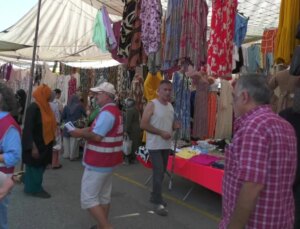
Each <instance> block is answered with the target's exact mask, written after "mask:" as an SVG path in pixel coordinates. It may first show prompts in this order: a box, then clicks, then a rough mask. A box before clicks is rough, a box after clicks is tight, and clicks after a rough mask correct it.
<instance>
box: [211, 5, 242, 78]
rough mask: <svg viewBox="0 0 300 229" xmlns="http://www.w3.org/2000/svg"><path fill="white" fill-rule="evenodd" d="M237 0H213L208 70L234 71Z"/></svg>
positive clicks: (217, 73)
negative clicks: (233, 56) (233, 55)
mask: <svg viewBox="0 0 300 229" xmlns="http://www.w3.org/2000/svg"><path fill="white" fill-rule="evenodd" d="M237 4H238V1H237V0H226V1H224V0H215V1H213V2H212V20H211V32H210V39H209V42H208V58H207V65H208V72H209V74H210V75H213V76H219V77H220V76H225V75H227V74H231V71H232V50H233V36H234V25H235V15H236V9H237Z"/></svg>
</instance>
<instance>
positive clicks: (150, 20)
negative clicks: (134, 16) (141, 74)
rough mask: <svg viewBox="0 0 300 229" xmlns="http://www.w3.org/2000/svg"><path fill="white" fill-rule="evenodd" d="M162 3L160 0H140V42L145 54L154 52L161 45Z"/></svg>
mask: <svg viewBox="0 0 300 229" xmlns="http://www.w3.org/2000/svg"><path fill="white" fill-rule="evenodd" d="M161 17H162V5H161V2H160V0H144V1H142V6H141V14H140V18H141V21H142V37H141V38H142V42H143V45H144V50H145V53H146V54H147V55H149V54H150V53H156V52H157V51H158V50H159V47H160V45H161V23H162V22H161Z"/></svg>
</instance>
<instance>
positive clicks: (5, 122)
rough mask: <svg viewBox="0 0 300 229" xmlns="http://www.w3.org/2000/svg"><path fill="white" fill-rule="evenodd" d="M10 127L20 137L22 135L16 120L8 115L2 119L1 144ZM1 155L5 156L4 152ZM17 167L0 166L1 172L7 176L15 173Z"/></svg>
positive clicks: (0, 127) (0, 120)
mask: <svg viewBox="0 0 300 229" xmlns="http://www.w3.org/2000/svg"><path fill="white" fill-rule="evenodd" d="M10 127H15V128H16V129H17V130H18V131H19V133H20V135H21V128H20V126H19V125H18V124H17V122H16V121H15V120H14V118H13V117H12V116H11V115H10V114H8V115H6V116H5V117H3V118H2V119H0V142H1V141H2V140H3V138H4V136H5V134H6V132H7V131H8V130H9V128H10ZM0 154H3V152H2V151H0ZM14 169H15V167H9V168H7V167H6V166H5V165H4V164H3V163H1V164H0V171H1V172H3V173H6V174H10V173H13V172H14Z"/></svg>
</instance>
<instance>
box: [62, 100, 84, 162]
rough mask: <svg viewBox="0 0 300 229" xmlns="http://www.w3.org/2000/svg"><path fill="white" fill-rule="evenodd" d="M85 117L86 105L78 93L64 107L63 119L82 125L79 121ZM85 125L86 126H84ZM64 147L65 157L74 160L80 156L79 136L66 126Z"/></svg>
mask: <svg viewBox="0 0 300 229" xmlns="http://www.w3.org/2000/svg"><path fill="white" fill-rule="evenodd" d="M83 117H86V113H85V109H84V106H83V105H82V103H81V101H80V98H79V96H78V95H73V96H72V97H71V98H70V100H69V102H68V104H67V106H65V107H64V110H63V113H62V121H63V122H64V123H67V122H72V123H73V124H74V125H75V126H76V127H78V128H79V127H80V126H79V125H78V124H79V121H80V119H82V118H83ZM82 127H84V126H82ZM63 136H64V137H63V147H64V154H63V158H68V159H70V160H71V161H74V160H76V159H78V158H79V141H78V139H77V138H73V137H71V136H70V134H69V132H68V130H67V129H66V128H64V130H63Z"/></svg>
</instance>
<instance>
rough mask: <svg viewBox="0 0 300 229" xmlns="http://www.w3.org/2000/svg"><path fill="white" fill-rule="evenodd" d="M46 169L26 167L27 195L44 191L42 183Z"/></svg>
mask: <svg viewBox="0 0 300 229" xmlns="http://www.w3.org/2000/svg"><path fill="white" fill-rule="evenodd" d="M45 169H46V167H45V166H41V167H34V166H30V165H26V170H25V176H24V191H25V192H26V193H38V192H41V191H43V187H42V183H43V176H44V172H45Z"/></svg>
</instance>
